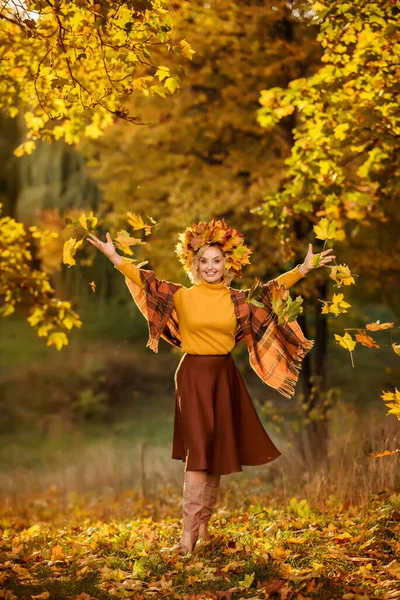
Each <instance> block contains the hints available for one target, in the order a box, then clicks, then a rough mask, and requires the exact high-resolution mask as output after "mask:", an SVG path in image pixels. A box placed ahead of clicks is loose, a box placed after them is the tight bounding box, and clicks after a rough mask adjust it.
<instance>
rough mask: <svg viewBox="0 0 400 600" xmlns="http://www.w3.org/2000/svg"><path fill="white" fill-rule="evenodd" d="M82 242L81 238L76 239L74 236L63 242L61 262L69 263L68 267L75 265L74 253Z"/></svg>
mask: <svg viewBox="0 0 400 600" xmlns="http://www.w3.org/2000/svg"><path fill="white" fill-rule="evenodd" d="M82 244H83V240H79V241H77V240H76V239H75V238H70V239H69V240H67V241H66V242H65V244H64V247H63V263H64V264H65V265H69V266H70V267H72V266H73V265H76V260H75V259H74V255H75V252H76V251H77V250H78V248H80V247H81V246H82Z"/></svg>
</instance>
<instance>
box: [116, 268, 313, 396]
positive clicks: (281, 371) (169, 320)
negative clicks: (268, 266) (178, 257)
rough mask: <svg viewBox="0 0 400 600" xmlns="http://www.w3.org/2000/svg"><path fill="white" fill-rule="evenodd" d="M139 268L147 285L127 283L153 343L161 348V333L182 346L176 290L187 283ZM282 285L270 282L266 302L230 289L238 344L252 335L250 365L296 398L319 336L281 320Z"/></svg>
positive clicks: (248, 341)
mask: <svg viewBox="0 0 400 600" xmlns="http://www.w3.org/2000/svg"><path fill="white" fill-rule="evenodd" d="M139 271H140V277H141V279H142V281H143V283H144V289H141V288H140V287H139V286H138V285H136V284H135V283H134V282H133V281H132V280H131V279H129V278H128V277H125V283H126V285H127V286H128V288H129V291H130V293H131V295H132V297H133V299H134V301H135V303H136V305H137V307H138V308H139V310H140V311H141V313H142V314H143V315H144V316H145V317H146V319H147V321H148V327H149V339H148V342H147V346H148V347H150V348H151V350H153V351H154V352H157V351H158V342H159V339H160V337H161V338H163V339H164V340H166V341H167V342H169V343H170V344H172V345H173V346H176V347H177V348H182V340H181V337H180V333H179V324H178V317H177V314H176V310H175V308H174V301H173V295H174V293H175V292H176V291H177V290H178V289H179V288H181V287H183V286H182V285H180V284H177V283H170V282H169V281H164V280H159V279H157V278H156V277H155V275H154V272H153V271H149V270H146V269H139ZM276 285H277V283H276V281H275V280H274V279H272V280H271V281H269V282H268V283H266V284H264V286H263V289H262V294H261V301H262V303H263V305H264V306H263V307H260V306H255V305H254V304H251V303H250V304H249V303H247V302H246V298H247V294H248V292H249V290H248V289H247V290H237V289H235V288H229V290H230V293H231V298H232V301H233V303H234V306H235V313H236V317H237V321H238V328H237V330H236V336H235V340H236V343H239V342H240V341H241V340H243V339H245V340H246V344H247V349H248V351H249V355H250V356H249V362H250V365H251V367H252V368H253V369H254V371H255V372H256V373H257V375H258V376H259V377H260V379H261V380H262V381H263V382H264V383H266V384H268V385H269V386H271V387H273V388H274V389H276V390H277V391H278V392H280V393H281V394H282V395H283V396H286V397H287V398H290V397H291V396H293V394H294V389H295V385H296V383H297V380H298V376H299V372H300V368H301V362H302V360H303V358H304V357H305V355H306V354H307V352H309V351H310V350H311V348H312V346H313V344H314V340H307V339H306V338H305V337H304V335H303V332H302V330H301V329H300V326H299V325H298V323H297V322H296V321H292V322H291V323H288V322H287V323H284V324H283V325H278V318H277V316H276V315H275V313H274V312H273V311H272V306H271V291H272V289H273V287H274V286H276Z"/></svg>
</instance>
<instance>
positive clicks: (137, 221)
mask: <svg viewBox="0 0 400 600" xmlns="http://www.w3.org/2000/svg"><path fill="white" fill-rule="evenodd" d="M126 214H127V217H128V223H129V225H131V226H132V227H133V229H135V230H136V229H143V227H144V226H145V223H144V221H143V219H142V217H141V216H140V215H135V214H134V213H131V212H128V213H126Z"/></svg>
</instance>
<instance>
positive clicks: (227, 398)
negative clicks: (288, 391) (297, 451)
mask: <svg viewBox="0 0 400 600" xmlns="http://www.w3.org/2000/svg"><path fill="white" fill-rule="evenodd" d="M280 454H281V453H280V452H279V450H278V449H277V448H276V447H275V445H274V444H273V442H272V441H271V439H270V437H269V436H268V434H267V432H266V431H265V429H264V428H263V426H262V423H261V421H260V419H259V417H258V414H257V412H256V410H255V408H254V406H253V403H252V401H251V398H250V396H249V393H248V391H247V389H246V386H245V383H244V381H243V378H242V376H241V374H240V372H239V371H238V368H237V367H236V365H235V362H234V360H233V358H232V356H231V354H222V355H210V354H207V355H198V354H185V355H184V356H183V357H182V359H181V361H180V363H179V365H178V368H177V370H176V373H175V421H174V436H173V446H172V458H174V459H177V460H179V459H180V460H182V461H184V462H186V470H187V471H197V470H205V471H207V472H208V473H209V474H211V475H226V474H228V473H236V472H239V471H242V465H262V464H265V463H268V462H270V461H272V460H275V459H276V458H278V457H279V456H280Z"/></svg>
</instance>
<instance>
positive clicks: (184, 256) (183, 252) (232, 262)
mask: <svg viewBox="0 0 400 600" xmlns="http://www.w3.org/2000/svg"><path fill="white" fill-rule="evenodd" d="M178 239H179V242H178V243H177V244H176V246H175V252H176V254H177V255H178V258H179V260H180V262H181V263H182V265H183V268H184V269H185V271H186V272H187V273H190V271H191V266H192V262H193V259H194V257H195V255H196V254H197V252H198V251H199V250H200V248H201V247H202V246H204V245H205V244H218V246H219V247H220V248H221V250H222V252H223V254H224V257H225V265H226V268H227V269H228V270H229V271H231V272H232V273H233V274H234V275H237V276H238V277H240V276H241V275H242V266H243V265H248V264H250V261H249V256H250V254H252V251H251V250H250V249H249V248H248V247H247V246H246V245H245V243H244V237H243V235H242V234H241V233H240V231H238V230H237V229H233V228H232V227H228V225H227V224H226V223H225V220H224V219H221V220H217V219H213V220H212V221H209V222H208V223H207V222H206V221H200V222H199V223H193V224H192V226H191V227H186V229H185V231H184V232H183V233H180V234H179V235H178Z"/></svg>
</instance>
